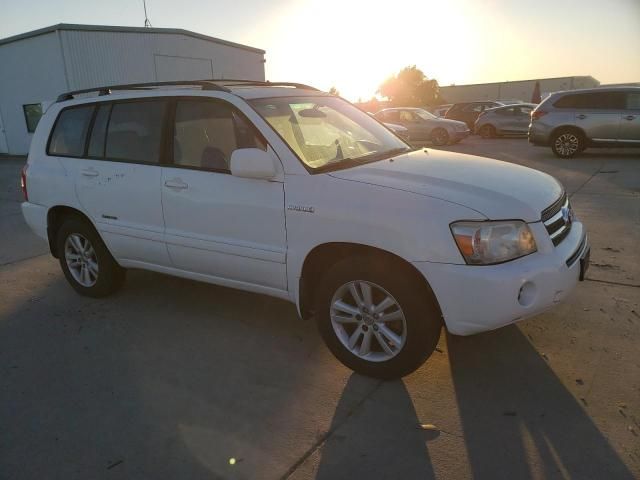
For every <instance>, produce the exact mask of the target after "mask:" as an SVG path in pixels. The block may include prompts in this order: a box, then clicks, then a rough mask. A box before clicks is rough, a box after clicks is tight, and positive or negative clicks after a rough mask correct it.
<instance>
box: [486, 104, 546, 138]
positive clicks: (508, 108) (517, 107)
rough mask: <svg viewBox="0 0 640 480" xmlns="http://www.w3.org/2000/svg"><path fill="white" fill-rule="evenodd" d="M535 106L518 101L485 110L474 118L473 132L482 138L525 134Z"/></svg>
mask: <svg viewBox="0 0 640 480" xmlns="http://www.w3.org/2000/svg"><path fill="white" fill-rule="evenodd" d="M535 107H536V104H535V103H518V104H514V105H505V106H504V107H496V108H490V109H489V110H485V111H484V112H482V113H481V114H480V116H479V117H478V119H477V120H476V126H475V132H476V133H477V134H478V135H480V136H481V137H482V138H493V137H497V136H499V135H523V134H525V135H526V133H527V131H528V130H529V119H530V118H531V111H532V110H533V109H534V108H535Z"/></svg>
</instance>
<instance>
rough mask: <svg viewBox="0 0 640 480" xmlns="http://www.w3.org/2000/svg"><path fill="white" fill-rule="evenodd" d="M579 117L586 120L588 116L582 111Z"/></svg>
mask: <svg viewBox="0 0 640 480" xmlns="http://www.w3.org/2000/svg"><path fill="white" fill-rule="evenodd" d="M577 117H578V118H579V119H580V120H584V119H585V118H587V116H586V115H585V114H583V113H581V114H580V115H577Z"/></svg>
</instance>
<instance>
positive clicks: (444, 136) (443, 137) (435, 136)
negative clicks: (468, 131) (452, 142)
mask: <svg viewBox="0 0 640 480" xmlns="http://www.w3.org/2000/svg"><path fill="white" fill-rule="evenodd" d="M431 142H432V143H433V144H434V145H438V146H441V145H446V144H447V143H449V132H447V131H446V130H445V129H444V128H436V129H434V130H433V132H431Z"/></svg>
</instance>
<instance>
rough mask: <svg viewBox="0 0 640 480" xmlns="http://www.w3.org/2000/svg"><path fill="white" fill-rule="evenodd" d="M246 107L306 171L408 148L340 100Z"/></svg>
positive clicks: (270, 101)
mask: <svg viewBox="0 0 640 480" xmlns="http://www.w3.org/2000/svg"><path fill="white" fill-rule="evenodd" d="M250 103H251V105H253V107H254V108H255V109H256V110H257V112H258V113H259V114H260V115H262V117H264V119H265V120H266V121H267V122H268V123H269V124H270V125H271V126H272V127H273V128H274V129H275V131H276V132H278V134H280V136H281V137H282V138H283V139H284V141H285V142H287V144H288V145H289V147H291V149H292V150H293V151H294V152H295V153H296V154H297V155H298V157H299V158H300V160H302V161H303V162H304V163H305V164H306V165H307V166H308V167H310V168H312V169H318V170H325V169H334V168H344V167H348V166H352V165H353V164H359V163H362V162H368V161H376V160H381V159H383V158H386V157H388V156H391V155H394V154H397V153H401V152H404V151H409V150H410V149H411V148H410V147H409V146H408V145H407V144H406V143H404V142H403V141H402V140H400V139H399V138H398V137H396V136H395V135H394V134H393V133H391V132H390V131H389V130H387V129H386V128H385V127H383V126H382V125H380V124H379V123H378V122H377V121H376V120H374V119H373V118H371V117H370V116H369V115H367V114H366V113H365V112H363V111H361V110H359V109H357V108H356V107H354V106H353V105H351V104H350V103H348V102H346V101H344V100H342V99H340V98H336V97H280V98H267V99H257V100H252V101H251V102H250Z"/></svg>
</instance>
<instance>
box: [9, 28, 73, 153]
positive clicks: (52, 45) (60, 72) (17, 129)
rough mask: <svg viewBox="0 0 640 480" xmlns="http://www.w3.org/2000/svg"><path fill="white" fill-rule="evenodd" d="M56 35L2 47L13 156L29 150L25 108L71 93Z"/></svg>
mask: <svg viewBox="0 0 640 480" xmlns="http://www.w3.org/2000/svg"><path fill="white" fill-rule="evenodd" d="M60 52H61V50H60V43H59V40H58V34H57V33H56V32H52V33H47V34H45V35H39V36H37V37H33V38H26V39H24V40H21V41H18V42H13V43H8V44H5V45H2V46H0V112H1V115H2V119H3V123H4V130H5V136H6V140H7V143H8V147H9V148H8V150H9V152H10V153H13V154H17V155H22V154H26V153H27V152H28V150H29V144H30V143H31V137H32V135H33V134H31V133H28V132H27V125H26V122H25V119H24V113H23V110H22V106H23V105H26V104H30V103H42V102H43V101H47V100H51V99H55V98H56V96H57V95H59V94H60V92H63V91H65V90H67V85H66V82H65V74H64V64H63V62H62V56H61V53H60Z"/></svg>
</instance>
